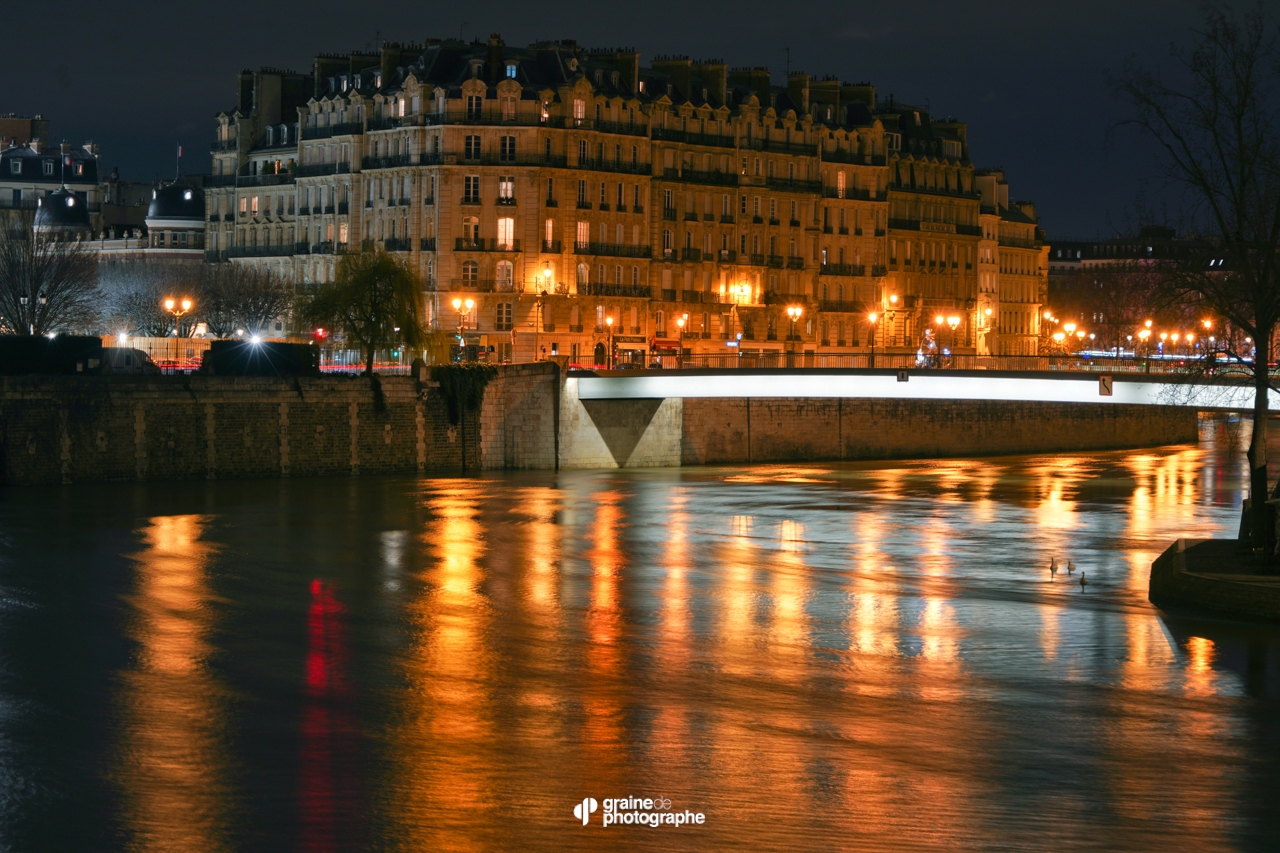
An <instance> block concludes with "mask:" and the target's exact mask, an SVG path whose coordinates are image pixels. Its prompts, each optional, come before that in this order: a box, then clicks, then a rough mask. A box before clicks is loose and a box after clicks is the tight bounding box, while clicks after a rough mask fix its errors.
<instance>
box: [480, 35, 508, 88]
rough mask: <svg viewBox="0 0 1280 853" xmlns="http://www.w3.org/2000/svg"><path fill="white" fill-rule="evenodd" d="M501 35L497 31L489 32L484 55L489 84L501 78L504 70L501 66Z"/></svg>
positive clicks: (493, 83) (491, 84)
mask: <svg viewBox="0 0 1280 853" xmlns="http://www.w3.org/2000/svg"><path fill="white" fill-rule="evenodd" d="M502 48H503V44H502V36H500V35H499V34H497V33H490V34H489V52H488V54H487V56H486V57H485V69H486V70H487V71H488V72H489V73H488V75H487V76H488V78H489V85H490V86H493V85H495V84H496V83H497V82H498V81H499V80H501V79H502V75H503V74H505V73H506V72H505V70H504V69H503V67H502Z"/></svg>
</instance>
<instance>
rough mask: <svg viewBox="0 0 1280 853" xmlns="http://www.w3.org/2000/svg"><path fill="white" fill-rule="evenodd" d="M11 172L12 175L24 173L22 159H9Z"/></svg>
mask: <svg viewBox="0 0 1280 853" xmlns="http://www.w3.org/2000/svg"><path fill="white" fill-rule="evenodd" d="M9 174H11V175H21V174H22V161H21V160H19V159H18V158H17V157H14V158H13V159H12V160H10V161H9Z"/></svg>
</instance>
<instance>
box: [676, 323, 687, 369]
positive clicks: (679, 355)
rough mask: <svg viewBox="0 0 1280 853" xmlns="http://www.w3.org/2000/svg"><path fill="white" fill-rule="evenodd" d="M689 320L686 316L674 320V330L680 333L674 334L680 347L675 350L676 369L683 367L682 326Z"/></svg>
mask: <svg viewBox="0 0 1280 853" xmlns="http://www.w3.org/2000/svg"><path fill="white" fill-rule="evenodd" d="M688 319H689V315H688V314H681V315H680V316H679V317H677V318H676V328H677V329H679V330H680V331H679V332H677V333H676V338H677V339H678V341H679V343H680V345H679V346H678V347H677V348H676V367H677V368H680V367H683V366H684V324H685V322H686V321H687V320H688Z"/></svg>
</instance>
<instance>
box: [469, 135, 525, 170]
mask: <svg viewBox="0 0 1280 853" xmlns="http://www.w3.org/2000/svg"><path fill="white" fill-rule="evenodd" d="M477 156H479V155H477ZM498 159H499V160H501V161H502V162H504V163H514V162H515V161H516V138H515V137H514V136H503V137H500V138H499V139H498Z"/></svg>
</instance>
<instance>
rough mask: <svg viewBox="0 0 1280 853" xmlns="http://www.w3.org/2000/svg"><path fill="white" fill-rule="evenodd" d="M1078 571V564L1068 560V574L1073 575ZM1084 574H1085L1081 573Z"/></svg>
mask: <svg viewBox="0 0 1280 853" xmlns="http://www.w3.org/2000/svg"><path fill="white" fill-rule="evenodd" d="M1075 570H1076V564H1075V563H1073V562H1071V561H1070V560H1067V574H1072V573H1073V572H1075ZM1081 574H1083V572H1082V573H1081Z"/></svg>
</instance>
